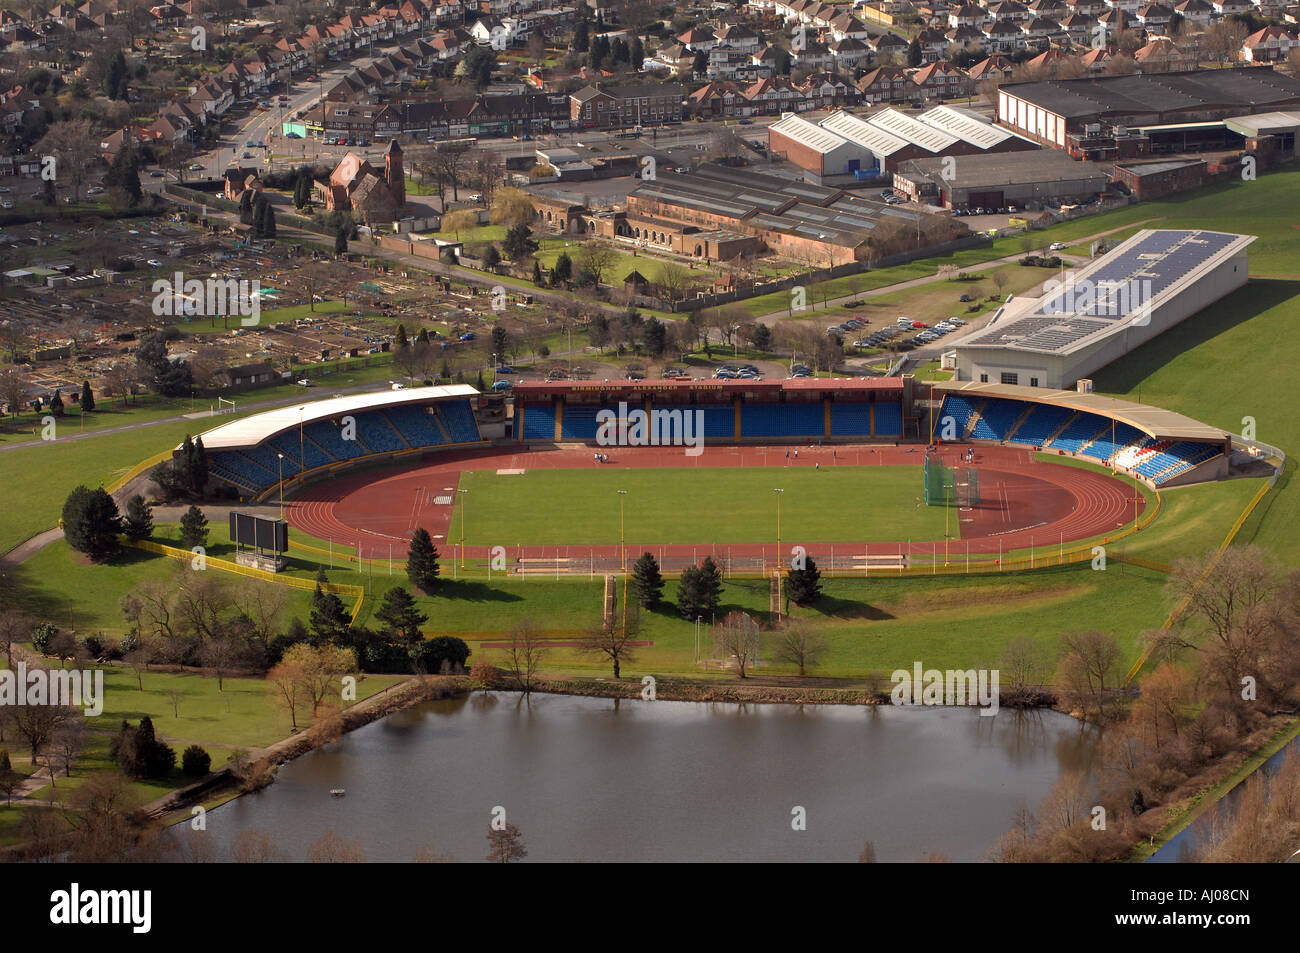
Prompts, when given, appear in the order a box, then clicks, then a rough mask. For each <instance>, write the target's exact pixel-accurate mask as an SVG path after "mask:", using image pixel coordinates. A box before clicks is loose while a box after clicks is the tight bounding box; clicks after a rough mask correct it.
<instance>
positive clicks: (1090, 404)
mask: <svg viewBox="0 0 1300 953" xmlns="http://www.w3.org/2000/svg"><path fill="white" fill-rule="evenodd" d="M932 386H933V389H934V390H935V391H938V392H940V393H941V394H942V393H946V392H949V391H961V392H963V393H966V394H977V395H979V396H981V397H1005V398H1008V399H1011V400H1029V401H1035V402H1037V403H1040V404H1055V405H1056V406H1058V407H1066V408H1069V409H1070V410H1081V411H1084V412H1086V413H1092V414H1099V415H1100V416H1102V417H1114V418H1115V419H1116V420H1118V421H1119V422H1121V423H1126V424H1129V425H1131V426H1133V427H1136V428H1137V429H1138V430H1141V431H1142V432H1143V433H1146V434H1150V435H1151V436H1152V437H1155V438H1156V439H1158V440H1199V441H1204V442H1207V443H1215V442H1219V441H1222V440H1227V439H1230V438H1231V436H1232V435H1231V434H1230V433H1228V431H1226V430H1221V429H1219V428H1218V427H1211V426H1209V425H1208V424H1203V423H1201V422H1200V421H1199V420H1193V419H1192V418H1191V417H1184V416H1183V415H1182V414H1179V413H1175V412H1174V411H1172V410H1163V409H1162V408H1160V407H1152V406H1150V405H1149V404H1135V403H1133V402H1132V401H1130V400H1119V399H1118V398H1115V397H1105V396H1103V395H1101V394H1081V393H1079V392H1078V391H1073V390H1050V389H1048V388H1044V387H1018V386H1016V385H1013V384H981V383H979V382H978V381H960V382H958V381H940V382H938V383H935V384H934V385H932Z"/></svg>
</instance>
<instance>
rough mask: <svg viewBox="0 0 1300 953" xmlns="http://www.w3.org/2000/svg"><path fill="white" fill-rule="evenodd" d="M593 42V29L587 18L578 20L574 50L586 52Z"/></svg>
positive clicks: (574, 34) (574, 35)
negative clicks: (589, 25)
mask: <svg viewBox="0 0 1300 953" xmlns="http://www.w3.org/2000/svg"><path fill="white" fill-rule="evenodd" d="M590 44H591V29H590V27H588V26H587V21H586V19H585V18H583V19H581V20H579V21H578V25H577V26H576V27H574V28H573V52H575V53H586V52H587V50H588V48H589V47H590Z"/></svg>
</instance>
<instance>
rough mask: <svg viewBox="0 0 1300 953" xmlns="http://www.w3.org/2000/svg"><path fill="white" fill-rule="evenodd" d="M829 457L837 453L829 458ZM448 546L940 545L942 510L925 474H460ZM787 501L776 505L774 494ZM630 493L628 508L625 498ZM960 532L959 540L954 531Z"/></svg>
mask: <svg viewBox="0 0 1300 953" xmlns="http://www.w3.org/2000/svg"><path fill="white" fill-rule="evenodd" d="M827 455H828V456H829V454H827ZM460 488H461V489H466V490H469V493H468V494H467V495H462V494H458V496H459V499H458V500H457V504H456V505H457V509H456V510H455V511H454V512H453V514H452V519H451V524H450V526H449V530H450V533H449V536H450V538H452V539H457V540H458V539H459V538H460V525H461V508H462V507H465V537H466V539H467V540H468V541H470V542H485V541H490V540H499V541H501V543H503V544H506V545H525V546H527V545H533V546H539V545H540V546H545V545H558V544H573V545H599V544H610V543H617V542H618V541H619V500H620V499H622V500H623V506H624V519H625V526H624V536H625V538H626V539H627V540H628V541H629V542H631V541H633V540H635V541H636V543H637V544H638V545H640V544H645V545H657V544H683V543H699V544H707V543H712V542H714V541H716V540H725V541H727V542H733V543H766V542H772V541H773V540H775V539H776V533H777V526H776V509H777V497H778V496H780V505H781V538H782V539H783V540H789V541H790V542H798V541H799V540H807V541H817V542H828V543H829V542H841V541H842V542H848V541H865V542H884V541H892V540H906V539H909V538H911V539H913V540H922V539H925V540H931V539H940V540H941V539H943V535H944V511H943V509H942V508H940V507H933V506H926V505H925V504H924V501H923V493H924V488H923V486H922V481H921V468H920V467H914V466H899V467H835V468H831V467H823V468H822V469H820V470H818V469H814V468H813V467H799V468H794V467H791V468H788V469H782V468H776V467H771V468H761V469H760V468H753V469H749V468H738V467H701V468H699V469H667V468H647V469H614V468H612V467H611V468H610V469H586V470H543V469H535V470H534V469H530V470H527V471H526V472H525V473H523V474H520V475H513V476H512V475H503V476H498V475H497V473H496V471H495V470H471V471H469V472H466V473H463V474H462V475H461V480H460ZM778 488H780V489H782V490H783V491H784V492H782V493H780V494H777V493H776V492H774V491H775V490H776V489H778ZM619 490H626V491H627V495H626V496H625V497H620V496H619V493H618V491H619ZM951 523H952V527H951V532H952V534H953V536H954V538H956V537H957V535H958V533H957V525H956V520H952V521H951Z"/></svg>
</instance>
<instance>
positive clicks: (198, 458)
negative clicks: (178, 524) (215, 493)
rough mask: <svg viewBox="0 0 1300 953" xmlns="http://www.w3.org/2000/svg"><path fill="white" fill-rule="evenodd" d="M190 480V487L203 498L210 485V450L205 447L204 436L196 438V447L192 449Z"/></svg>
mask: <svg viewBox="0 0 1300 953" xmlns="http://www.w3.org/2000/svg"><path fill="white" fill-rule="evenodd" d="M189 481H190V489H191V490H193V491H194V492H195V493H196V494H198V496H199V498H200V499H202V498H203V491H204V490H206V489H207V486H208V451H207V450H205V449H203V437H202V436H199V437H196V438H195V439H194V447H193V449H192V450H191V451H190V472H189Z"/></svg>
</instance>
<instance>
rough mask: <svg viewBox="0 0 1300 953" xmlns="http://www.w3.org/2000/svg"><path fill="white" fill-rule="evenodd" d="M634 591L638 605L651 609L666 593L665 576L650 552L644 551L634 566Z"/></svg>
mask: <svg viewBox="0 0 1300 953" xmlns="http://www.w3.org/2000/svg"><path fill="white" fill-rule="evenodd" d="M632 591H633V592H634V593H636V601H637V605H639V606H641V607H642V608H645V609H649V608H651V607H652V606H654V605H656V604H657V603H658V602H659V600H660V599H661V598H663V594H664V577H663V576H662V575H660V573H659V563H658V562H657V561H656V560H655V558H654V556H652V555H650V554H649V553H642V554H641V558H640V559H638V560H637V561H636V562H635V563H634V564H633V566H632Z"/></svg>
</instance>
